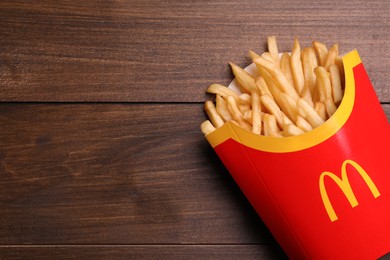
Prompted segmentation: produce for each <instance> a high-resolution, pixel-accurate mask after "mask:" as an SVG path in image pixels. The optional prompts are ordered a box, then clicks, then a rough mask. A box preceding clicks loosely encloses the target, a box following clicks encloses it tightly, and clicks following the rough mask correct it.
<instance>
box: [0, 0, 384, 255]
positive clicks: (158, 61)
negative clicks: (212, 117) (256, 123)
mask: <svg viewBox="0 0 390 260" xmlns="http://www.w3.org/2000/svg"><path fill="white" fill-rule="evenodd" d="M389 13H390V2H389V1H375V0H364V1H363V0H352V1H307V2H306V1H303V0H298V1H290V0H285V1H277V2H276V1H255V0H251V1H137V0H135V1H130V0H129V1H121V0H118V1H113V0H111V1H106V0H104V1H103V0H91V1H71V0H69V1H65V0H64V1H35V2H33V1H26V0H19V1H10V0H2V1H1V2H0V101H1V102H2V103H0V258H1V259H16V258H26V257H32V258H42V259H57V258H74V257H77V258H84V257H87V258H94V259H96V258H101V259H107V258H124V259H129V258H153V259H156V258H179V259H180V258H183V259H184V258H189V257H194V258H202V259H203V258H206V259H207V258H212V259H218V258H220V259H230V258H231V259H236V258H250V259H252V258H258V259H278V258H284V257H285V256H284V254H283V252H282V250H281V249H280V247H279V246H278V245H277V243H276V242H275V240H274V239H273V238H272V235H271V234H270V232H269V231H268V230H267V228H266V227H265V225H264V224H263V223H262V221H261V220H260V218H259V217H258V216H257V215H256V213H255V211H254V210H253V209H252V207H251V206H250V204H249V203H248V202H247V200H246V199H245V197H244V196H243V194H242V193H241V191H240V190H239V188H238V187H237V185H236V184H235V183H234V181H233V180H232V178H231V177H230V176H229V173H228V172H227V171H226V169H225V168H224V167H223V165H222V164H221V162H220V161H219V159H218V157H217V156H216V155H215V154H214V151H213V150H212V148H211V147H210V146H209V144H208V143H207V142H206V140H205V139H204V138H203V135H202V133H201V132H200V130H199V124H200V123H201V122H202V121H203V120H205V119H206V116H205V114H204V112H203V102H204V100H206V99H208V98H211V97H209V96H207V95H206V94H205V89H206V88H207V86H208V85H210V84H211V83H220V84H224V85H226V84H228V83H229V82H230V81H231V79H232V73H231V70H230V68H229V65H228V62H229V61H233V62H235V63H237V64H238V65H240V66H243V67H244V66H246V65H248V64H249V63H250V59H249V56H248V50H249V49H253V50H255V51H256V52H259V53H261V52H264V51H266V37H267V36H268V35H276V36H277V39H278V41H279V49H280V50H281V51H288V50H290V49H291V46H292V42H293V39H294V37H296V36H297V37H299V39H300V41H301V45H302V46H308V45H309V44H310V43H311V41H312V40H313V39H317V40H320V41H323V42H325V43H326V44H328V45H331V44H333V43H335V42H337V43H339V46H340V51H341V52H342V53H345V52H348V51H350V50H352V49H353V48H356V49H357V50H358V51H359V54H360V56H361V58H362V60H363V63H364V65H365V67H366V70H367V72H368V74H369V76H370V78H371V81H372V83H373V85H374V87H375V90H376V92H377V95H378V98H379V100H380V102H381V103H382V106H383V108H384V110H385V111H386V114H387V116H388V118H389V117H390V103H389V102H390V84H389V82H390V78H389V74H390V69H389V68H390V51H389V47H390V45H389V42H390V30H389V28H390V15H389Z"/></svg>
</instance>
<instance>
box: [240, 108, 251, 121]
mask: <svg viewBox="0 0 390 260" xmlns="http://www.w3.org/2000/svg"><path fill="white" fill-rule="evenodd" d="M242 118H243V119H244V120H245V121H247V122H248V123H250V124H252V110H248V111H245V113H244V114H243V115H242Z"/></svg>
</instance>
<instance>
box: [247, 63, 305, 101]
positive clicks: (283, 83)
mask: <svg viewBox="0 0 390 260" xmlns="http://www.w3.org/2000/svg"><path fill="white" fill-rule="evenodd" d="M254 63H255V64H256V66H257V67H258V69H259V70H260V72H261V70H262V69H265V70H266V71H267V72H268V73H269V75H271V76H272V78H273V79H274V83H275V85H276V86H278V88H279V89H280V91H282V92H284V93H287V94H288V95H290V96H291V97H292V98H293V99H294V100H297V99H298V98H299V95H298V93H297V92H296V90H295V88H294V86H292V85H291V84H290V83H289V82H288V80H287V79H286V77H285V76H284V74H283V72H282V71H281V70H280V68H279V67H278V66H276V65H275V64H273V63H272V62H270V61H268V60H266V59H264V58H263V57H260V58H257V59H255V60H254ZM262 75H263V74H262ZM263 77H264V76H263ZM264 79H265V80H266V82H267V79H266V78H265V77H264ZM267 85H268V82H267ZM271 93H272V91H271ZM274 98H275V96H274Z"/></svg>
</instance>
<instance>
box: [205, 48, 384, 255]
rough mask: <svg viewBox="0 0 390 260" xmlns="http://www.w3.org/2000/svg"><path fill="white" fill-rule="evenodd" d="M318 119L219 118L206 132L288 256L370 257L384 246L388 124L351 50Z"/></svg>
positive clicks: (359, 61)
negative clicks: (282, 131)
mask: <svg viewBox="0 0 390 260" xmlns="http://www.w3.org/2000/svg"><path fill="white" fill-rule="evenodd" d="M343 63H344V71H345V93H344V97H343V100H342V102H341V104H340V106H339V108H338V110H337V111H336V112H335V114H334V115H333V116H332V117H331V118H329V119H328V120H327V121H326V122H325V123H324V124H322V125H321V126H319V127H317V128H316V129H314V130H312V131H310V132H307V133H305V134H302V135H298V136H292V137H283V138H277V137H266V136H260V135H255V134H253V133H250V132H248V131H246V130H243V129H242V128H240V127H239V126H237V125H235V124H234V123H230V122H228V123H225V124H224V125H223V126H222V127H221V128H218V129H217V130H216V131H214V132H212V133H210V134H208V135H207V136H206V138H207V140H208V141H209V143H210V144H211V146H212V147H213V148H214V150H215V152H216V153H217V154H218V156H219V158H220V159H221V160H222V162H223V163H224V165H225V166H226V168H227V169H228V170H229V172H230V174H231V175H232V176H233V178H234V180H235V181H236V182H237V184H238V185H239V187H240V188H241V190H242V191H243V193H244V194H245V196H246V197H247V198H248V200H249V201H250V203H251V204H252V206H253V207H254V208H255V210H256V211H257V213H258V214H259V216H260V217H261V219H262V220H263V221H264V223H265V224H266V225H267V227H268V228H269V230H270V231H271V232H272V234H273V235H274V237H275V238H276V240H277V241H278V242H279V243H280V245H281V246H282V248H283V249H284V250H285V252H286V253H287V255H288V256H289V257H290V258H293V259H375V258H379V257H381V256H383V255H385V254H386V253H388V252H390V171H389V160H390V157H389V152H388V150H387V149H388V147H390V132H389V130H390V128H389V123H388V121H387V118H386V115H385V113H384V111H383V109H382V107H381V105H380V103H379V101H378V98H377V96H376V94H375V91H374V89H373V87H372V85H371V83H370V80H369V78H368V76H367V73H366V71H365V69H364V66H363V64H362V62H361V60H360V57H359V55H358V53H357V51H352V52H350V53H348V54H347V55H344V57H343Z"/></svg>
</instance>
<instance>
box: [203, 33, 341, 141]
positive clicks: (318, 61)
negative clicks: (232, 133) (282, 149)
mask: <svg viewBox="0 0 390 260" xmlns="http://www.w3.org/2000/svg"><path fill="white" fill-rule="evenodd" d="M267 45H268V51H267V52H264V53H262V54H261V55H259V54H257V53H255V52H254V51H252V50H251V51H249V55H250V57H251V59H252V61H253V63H254V64H255V65H256V67H257V69H258V72H259V73H258V74H256V75H260V76H254V75H251V74H250V73H248V72H247V71H246V70H244V69H242V68H241V67H239V66H238V65H236V64H234V63H232V62H230V66H231V68H232V71H233V74H234V75H235V77H236V81H237V83H238V85H239V87H240V90H241V93H236V92H235V91H233V90H232V89H229V88H227V87H225V86H223V85H220V84H211V85H210V86H209V87H208V88H207V90H206V92H208V93H211V94H215V95H216V98H215V105H214V102H213V101H211V100H208V101H206V102H205V106H204V108H205V111H206V114H207V116H208V118H209V119H208V120H205V121H204V122H203V123H202V124H201V131H202V132H203V133H204V134H205V135H207V134H209V133H211V132H213V131H215V130H216V129H217V128H219V127H222V126H223V125H224V124H225V123H226V122H233V123H235V124H237V125H238V126H240V127H242V128H243V129H245V130H247V131H250V132H252V133H254V134H258V135H265V136H270V137H277V138H283V137H286V136H293V135H301V134H303V133H305V132H309V131H312V130H313V129H315V128H316V127H319V126H320V125H321V124H323V123H324V122H325V121H326V120H327V119H329V118H330V117H331V116H332V115H333V114H334V113H335V112H336V110H337V107H338V106H339V104H340V102H341V100H342V98H343V94H344V93H343V92H344V82H343V81H344V68H343V65H342V60H341V57H340V56H339V48H338V45H337V44H334V45H333V46H332V47H331V48H330V49H329V50H328V48H327V47H326V45H325V44H324V43H321V42H319V41H313V42H312V46H309V47H306V48H302V49H301V46H300V44H299V41H298V39H297V38H296V39H295V40H294V44H293V48H292V51H291V54H289V53H288V52H284V53H283V54H279V51H278V46H277V41H276V38H275V37H274V36H269V37H268V38H267Z"/></svg>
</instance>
